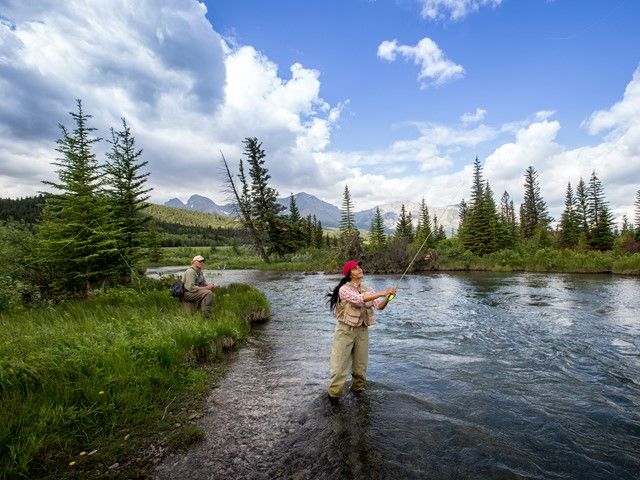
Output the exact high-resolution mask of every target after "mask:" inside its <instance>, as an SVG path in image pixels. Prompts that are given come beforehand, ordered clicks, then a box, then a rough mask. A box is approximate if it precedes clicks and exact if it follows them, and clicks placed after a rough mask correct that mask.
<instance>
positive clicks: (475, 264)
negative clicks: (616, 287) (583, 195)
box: [423, 248, 640, 275]
mask: <svg viewBox="0 0 640 480" xmlns="http://www.w3.org/2000/svg"><path fill="white" fill-rule="evenodd" d="M423 268H426V269H431V268H434V269H438V270H486V271H494V272H514V271H516V272H517V271H524V272H548V273H552V272H559V273H617V274H623V275H640V253H634V254H620V253H616V252H613V251H606V252H600V251H589V252H576V251H574V250H556V249H552V248H545V249H540V250H536V251H531V252H521V251H517V250H502V251H499V252H495V253H491V254H488V255H483V256H481V257H480V256H476V255H452V256H447V255H441V256H440V257H439V258H438V260H437V261H434V262H429V263H426V264H424V265H423Z"/></svg>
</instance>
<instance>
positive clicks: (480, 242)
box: [434, 157, 495, 255]
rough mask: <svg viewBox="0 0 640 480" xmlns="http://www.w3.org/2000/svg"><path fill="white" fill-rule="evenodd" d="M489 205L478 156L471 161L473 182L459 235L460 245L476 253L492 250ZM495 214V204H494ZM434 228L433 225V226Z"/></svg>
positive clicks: (480, 253) (481, 253)
mask: <svg viewBox="0 0 640 480" xmlns="http://www.w3.org/2000/svg"><path fill="white" fill-rule="evenodd" d="M490 210H491V209H490V207H489V206H488V205H487V195H486V192H485V182H484V180H483V178H482V165H481V164H480V160H479V159H478V157H476V158H475V160H474V162H473V183H472V186H471V197H470V199H469V206H468V209H467V212H466V213H465V214H464V221H463V224H462V226H461V229H460V232H459V237H460V240H461V243H462V245H463V246H464V247H465V248H466V249H469V250H471V251H472V252H473V253H475V254H477V255H483V254H485V253H488V252H490V251H493V246H492V245H493V243H494V242H493V233H492V231H491V226H490V223H491V221H492V219H491V218H490V215H489V213H490ZM494 214H495V204H494ZM434 228H435V227H434Z"/></svg>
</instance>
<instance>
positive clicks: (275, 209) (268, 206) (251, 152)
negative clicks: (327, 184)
mask: <svg viewBox="0 0 640 480" xmlns="http://www.w3.org/2000/svg"><path fill="white" fill-rule="evenodd" d="M243 143H244V147H245V148H244V154H245V156H246V158H247V163H248V164H249V177H250V178H251V194H250V195H251V213H252V215H253V219H254V222H255V223H256V228H257V229H258V231H259V232H264V234H265V235H266V237H264V242H265V245H266V246H267V250H268V251H270V252H273V253H276V254H277V255H282V254H284V253H286V252H287V247H288V243H287V241H286V238H284V237H285V225H284V224H283V220H282V218H280V217H279V214H280V212H281V211H282V210H284V207H283V206H282V205H280V204H279V203H278V201H277V200H278V192H277V191H276V190H275V189H274V188H272V187H271V186H269V179H270V178H271V175H269V170H268V169H267V168H266V167H265V166H264V164H265V160H264V159H265V157H266V154H265V152H264V150H263V149H262V143H261V142H258V139H257V138H256V137H247V138H245V139H244V140H243Z"/></svg>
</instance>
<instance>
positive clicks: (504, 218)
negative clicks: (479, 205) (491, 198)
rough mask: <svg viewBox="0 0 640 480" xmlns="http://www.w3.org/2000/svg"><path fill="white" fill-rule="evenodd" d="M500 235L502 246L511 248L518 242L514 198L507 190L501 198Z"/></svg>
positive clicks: (499, 214)
mask: <svg viewBox="0 0 640 480" xmlns="http://www.w3.org/2000/svg"><path fill="white" fill-rule="evenodd" d="M498 235H499V245H500V248H511V247H513V246H514V245H515V244H516V240H517V231H516V219H515V212H514V210H513V200H512V199H511V196H510V195H509V193H508V192H507V191H506V190H505V191H504V193H503V194H502V197H501V198H500V212H499V213H498Z"/></svg>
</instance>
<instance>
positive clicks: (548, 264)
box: [159, 247, 640, 275]
mask: <svg viewBox="0 0 640 480" xmlns="http://www.w3.org/2000/svg"><path fill="white" fill-rule="evenodd" d="M435 253H436V254H435V255H434V258H433V259H431V260H425V259H424V258H423V257H422V256H421V255H418V257H417V258H416V260H415V261H414V262H413V263H412V264H411V268H410V271H412V272H425V271H439V272H447V271H456V272H457V271H488V272H535V273H614V274H620V275H640V253H633V254H630V253H620V252H614V251H612V250H610V251H606V252H601V251H597V250H591V251H587V252H579V251H575V250H566V249H565V250H558V249H554V248H543V249H538V250H532V251H524V250H501V251H499V252H495V253H492V254H488V255H483V256H478V255H473V254H472V253H470V252H466V253H459V252H457V251H455V250H452V249H447V248H443V249H441V250H440V251H437V250H435ZM195 255H204V256H205V257H206V258H207V263H206V267H207V269H213V270H227V269H234V270H235V269H240V270H242V269H259V270H272V271H280V272H283V271H289V272H327V273H335V272H338V271H339V269H340V268H339V267H340V265H342V263H343V260H342V259H340V260H338V259H337V258H336V254H335V252H331V251H327V250H314V251H310V252H307V253H304V254H297V255H292V256H290V257H286V258H284V259H282V260H280V261H273V262H271V263H268V264H265V263H264V262H262V260H261V259H260V258H259V257H258V255H256V254H255V253H253V252H252V251H250V250H249V249H246V248H241V249H235V250H234V249H233V248H231V247H216V248H213V249H212V248H209V247H203V248H198V247H168V248H165V249H163V250H162V256H161V261H160V262H159V264H161V265H163V266H170V265H176V266H178V265H180V266H182V265H185V264H188V262H189V261H190V259H191V258H192V257H193V256H195ZM413 255H415V253H414V254H413ZM413 255H412V256H413ZM365 262H366V263H367V267H368V271H369V273H403V272H404V271H405V269H406V268H407V266H408V265H409V263H411V257H409V256H407V257H406V258H403V259H402V261H401V262H400V261H399V260H398V261H397V262H396V263H399V264H400V265H399V266H393V265H386V264H385V265H377V264H378V263H379V262H377V261H376V258H375V257H372V258H371V259H369V261H367V259H366V258H365Z"/></svg>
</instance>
